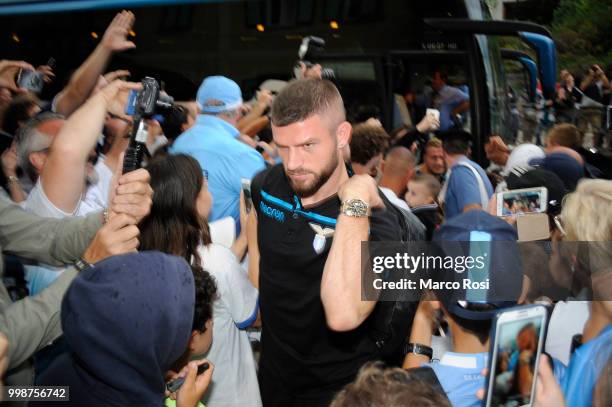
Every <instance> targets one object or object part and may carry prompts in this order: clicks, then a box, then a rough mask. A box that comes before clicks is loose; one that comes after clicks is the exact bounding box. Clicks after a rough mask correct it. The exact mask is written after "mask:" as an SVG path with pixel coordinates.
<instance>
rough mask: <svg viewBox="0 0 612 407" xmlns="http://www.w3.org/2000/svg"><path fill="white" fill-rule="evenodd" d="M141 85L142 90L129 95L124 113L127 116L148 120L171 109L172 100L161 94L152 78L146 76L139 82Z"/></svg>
mask: <svg viewBox="0 0 612 407" xmlns="http://www.w3.org/2000/svg"><path fill="white" fill-rule="evenodd" d="M141 84H142V90H140V91H132V92H131V93H130V98H129V100H128V105H127V108H126V111H125V112H126V113H127V114H129V115H130V116H136V115H137V116H140V117H141V118H150V117H152V116H154V115H156V114H161V113H164V112H165V111H166V110H168V109H170V108H171V107H172V104H173V103H174V99H173V98H172V97H171V96H168V95H166V94H164V93H162V92H161V87H160V85H159V83H158V82H157V81H156V80H155V79H154V78H151V77H148V76H147V77H145V78H144V79H143V80H142V81H141Z"/></svg>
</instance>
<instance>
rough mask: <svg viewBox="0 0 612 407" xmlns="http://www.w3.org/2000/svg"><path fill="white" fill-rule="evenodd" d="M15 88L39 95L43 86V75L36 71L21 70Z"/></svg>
mask: <svg viewBox="0 0 612 407" xmlns="http://www.w3.org/2000/svg"><path fill="white" fill-rule="evenodd" d="M17 86H18V87H20V88H24V89H27V90H29V91H30V92H34V93H40V91H42V89H43V86H44V81H43V75H42V74H41V73H40V72H37V71H32V70H30V69H22V70H20V71H19V76H18V77H17Z"/></svg>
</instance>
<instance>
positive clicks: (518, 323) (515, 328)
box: [487, 314, 545, 407]
mask: <svg viewBox="0 0 612 407" xmlns="http://www.w3.org/2000/svg"><path fill="white" fill-rule="evenodd" d="M544 319H545V314H541V315H536V316H533V317H527V318H521V319H518V320H516V319H515V320H511V321H506V322H499V323H498V325H497V328H496V341H495V342H494V343H495V346H496V349H495V351H496V352H495V360H494V365H493V367H492V369H493V370H492V372H491V376H490V380H493V383H492V386H491V384H490V386H489V389H490V391H492V393H491V394H490V395H489V397H488V398H489V403H488V404H487V406H501V407H510V406H512V407H515V406H523V405H528V404H529V403H530V402H531V393H532V391H533V387H534V386H533V380H534V378H535V377H536V375H537V367H536V361H537V360H538V359H539V353H540V350H541V343H542V341H541V336H542V332H543V328H544Z"/></svg>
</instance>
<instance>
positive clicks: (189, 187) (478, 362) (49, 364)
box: [0, 11, 612, 407]
mask: <svg viewBox="0 0 612 407" xmlns="http://www.w3.org/2000/svg"><path fill="white" fill-rule="evenodd" d="M134 19H135V16H134V14H133V13H131V12H128V11H123V12H120V13H118V14H117V15H116V17H115V18H114V20H113V21H112V22H111V23H110V25H109V26H108V28H107V30H106V32H105V34H104V36H103V37H102V39H101V41H100V43H99V45H98V46H97V47H96V49H95V50H94V51H93V52H92V54H91V55H90V56H89V57H88V58H87V59H86V60H85V61H84V62H83V64H82V65H81V66H80V67H78V69H76V71H74V73H73V74H72V76H71V77H70V78H69V80H68V81H67V85H66V87H65V88H64V89H63V90H62V91H61V92H60V93H58V94H57V95H56V96H55V97H54V98H53V99H52V100H51V101H50V102H44V101H41V100H39V99H38V97H37V95H36V94H35V93H34V92H32V91H31V90H28V89H24V88H21V87H20V86H19V85H18V83H17V82H16V78H17V76H18V73H19V72H23V71H34V72H38V73H39V74H40V76H41V77H42V78H44V80H46V81H51V80H55V78H54V73H53V70H52V69H51V68H50V67H48V66H43V67H39V68H35V67H33V66H32V65H30V64H28V63H27V62H23V61H11V60H2V61H0V96H1V98H0V128H1V131H2V134H1V135H0V137H1V143H0V144H2V149H3V152H2V156H1V162H2V174H1V175H0V177H1V179H0V185H1V186H2V188H0V195H1V196H0V245H1V247H2V253H3V261H2V262H0V267H2V268H1V269H0V270H2V271H3V284H2V286H1V287H2V288H0V333H1V334H2V335H0V356H1V358H2V359H1V363H0V370H1V371H2V377H3V382H4V384H6V385H22V386H24V385H33V384H35V385H38V386H69V389H70V403H72V405H77V406H85V405H86V406H102V405H122V406H123V405H125V406H127V405H147V406H153V405H177V406H181V407H191V406H198V405H202V404H205V405H207V406H209V407H216V406H261V405H264V406H301V405H308V406H328V405H332V406H336V407H338V406H398V405H406V406H409V405H423V406H428V405H431V406H446V405H453V406H478V405H481V403H482V400H483V398H484V397H486V396H485V392H486V389H485V387H486V383H487V376H488V375H489V374H490V372H489V367H490V361H488V357H489V352H490V349H491V346H492V344H491V341H492V338H491V337H490V332H491V326H492V324H493V321H494V319H495V317H496V315H497V314H498V313H500V312H502V311H504V310H505V309H507V308H511V307H515V306H520V305H524V304H534V303H539V304H546V307H547V309H548V312H549V315H550V318H549V321H548V326H547V328H546V330H547V331H548V336H547V339H546V341H545V344H544V345H543V352H545V353H546V355H543V356H542V357H541V358H539V365H538V366H535V362H530V361H534V360H535V357H536V351H537V350H536V346H535V343H534V342H533V340H529V341H525V340H523V339H521V338H522V337H523V336H525V335H527V334H524V333H523V331H521V332H520V333H519V334H518V335H517V339H516V344H515V343H514V342H512V343H511V344H512V346H514V347H515V348H517V349H518V350H516V352H517V355H515V356H512V354H511V352H509V353H508V354H506V355H505V356H504V355H501V356H500V358H499V360H501V361H503V364H504V367H503V369H506V370H507V369H509V367H508V366H509V365H510V364H512V363H515V364H516V363H526V364H528V362H529V363H531V367H527V370H529V369H530V370H529V371H528V377H530V378H536V379H537V380H536V385H535V388H534V390H533V391H534V393H535V405H537V406H561V405H568V406H572V407H573V406H590V405H598V406H604V405H610V403H611V400H612V392H611V387H610V385H609V378H610V368H611V366H612V362H611V360H612V359H611V357H612V329H611V326H612V301H609V300H612V297H610V298H609V294H612V293H611V292H610V284H609V276H610V274H611V272H612V270H611V265H612V262H611V261H610V260H611V257H612V251H611V250H610V249H611V247H610V245H609V244H607V245H606V243H609V242H610V241H612V181H610V180H609V179H604V178H605V177H606V176H607V177H609V172H607V171H608V166H609V163H605V162H604V163H603V164H602V163H601V162H600V161H598V160H597V159H596V158H594V156H593V154H592V153H591V152H590V150H588V149H585V148H584V147H583V144H584V131H585V128H584V126H582V125H581V124H579V123H577V122H576V121H575V119H574V115H573V111H574V110H573V109H575V107H576V104H577V103H580V101H579V100H578V99H579V98H580V97H581V96H582V93H584V94H585V95H588V97H590V98H595V97H596V96H597V95H596V93H597V92H600V93H601V94H602V95H603V94H608V95H609V87H610V85H609V82H608V80H607V79H606V77H605V75H604V74H603V71H602V70H601V68H599V67H598V66H596V65H594V66H593V67H592V68H591V70H590V71H589V74H588V75H587V77H585V79H584V80H583V81H582V83H581V86H580V89H578V88H577V87H575V85H574V83H573V77H572V75H571V74H570V73H569V72H567V71H564V72H562V73H561V78H562V80H563V81H564V82H563V86H561V87H560V88H559V93H558V96H557V100H556V101H555V103H556V105H558V106H559V112H563V115H564V117H566V118H567V120H566V122H567V123H563V124H558V125H555V126H554V127H552V128H551V129H550V130H549V131H548V132H547V133H546V137H545V145H544V146H538V145H536V144H531V143H523V144H520V145H510V146H509V145H508V144H506V142H505V141H504V140H503V139H502V138H501V137H499V136H496V135H491V137H490V138H489V140H488V141H487V143H486V145H485V150H486V154H487V159H488V160H489V161H490V163H491V165H490V166H489V167H487V168H483V167H482V166H481V165H479V164H478V163H477V162H475V161H474V160H472V159H470V156H471V152H472V149H473V148H476V147H477V146H474V145H473V144H472V143H473V140H472V136H471V134H470V133H469V132H467V131H465V130H463V128H461V127H460V126H457V125H455V124H456V123H454V122H453V120H451V119H452V117H453V116H455V115H457V114H461V113H462V112H465V111H466V110H468V109H469V102H468V100H467V96H466V94H465V93H463V92H461V91H459V90H457V92H455V91H454V90H452V89H453V88H451V87H448V86H446V85H445V79H446V78H445V77H443V75H441V73H440V72H437V73H436V75H434V76H435V78H434V79H435V81H434V82H433V85H434V87H435V88H436V91H438V95H439V96H438V97H445V98H448V99H453V100H455V102H456V103H455V105H456V108H455V109H453V110H452V112H451V111H450V110H449V111H448V112H442V114H441V115H440V114H438V115H437V116H436V115H435V114H429V113H428V114H426V115H425V116H424V118H423V120H422V121H421V122H419V123H418V124H417V125H416V126H415V128H414V129H408V131H407V132H406V131H405V132H403V133H396V132H392V133H391V134H392V135H390V134H389V133H388V132H387V131H386V130H385V128H384V127H383V126H382V124H381V123H380V122H379V121H378V120H377V119H376V118H365V119H364V120H363V121H361V122H353V123H351V122H349V121H347V117H351V115H350V114H349V113H351V112H347V111H346V108H345V105H344V102H343V99H342V95H341V92H340V91H339V90H338V88H337V87H336V86H335V84H334V83H332V82H330V81H328V80H324V79H322V78H321V67H320V66H318V65H315V66H313V67H310V68H307V67H306V66H305V65H303V66H302V70H301V77H300V78H296V79H294V80H291V81H289V82H280V81H272V82H271V84H270V83H269V84H268V85H269V86H267V87H266V86H264V85H262V87H261V88H260V90H259V92H258V93H257V96H256V98H254V100H252V101H250V102H245V101H244V100H243V98H242V91H241V89H240V87H239V85H238V84H237V83H236V82H235V81H233V80H232V79H230V78H228V77H225V76H209V77H206V78H204V79H203V81H202V83H201V85H200V87H199V89H198V91H197V93H196V94H195V95H194V100H189V101H177V102H173V104H172V106H171V107H168V108H167V109H165V110H163V111H162V112H161V113H160V114H159V115H156V116H153V117H145V118H142V122H143V123H144V124H142V123H141V124H140V127H138V128H137V129H134V127H135V126H137V125H138V124H135V123H134V116H130V115H128V114H126V105H127V102H128V100H129V96H130V94H131V93H133V92H136V93H138V92H141V91H142V85H141V84H139V83H137V82H128V81H126V80H125V79H126V78H127V77H128V76H129V72H127V71H124V70H121V71H114V72H106V67H107V65H108V64H109V61H110V60H111V58H112V56H113V55H114V54H116V53H120V52H122V51H125V50H128V49H131V48H134V47H135V46H136V45H135V44H134V43H133V42H131V41H129V39H128V33H129V31H130V29H131V27H132V25H133V23H134ZM606 92H607V93H606ZM602 97H603V96H602ZM559 117H561V113H559ZM581 126H582V127H581ZM598 126H599V127H598ZM591 127H592V128H598V129H601V128H602V127H601V124H600V123H599V122H597V123H595V122H593V123H591ZM142 129H145V130H144V133H145V136H146V143H145V144H146V150H147V151H146V158H145V160H144V162H143V168H141V169H138V170H135V171H132V172H127V173H122V172H123V160H124V156H125V154H126V150H127V149H128V146H129V145H130V143H131V142H132V135H133V134H134V133H136V131H137V130H138V133H140V132H141V131H143V130H142ZM598 131H599V130H598ZM416 133H418V134H419V140H421V141H416V142H415V137H414V135H415V134H416ZM524 188H544V189H545V190H546V195H544V196H545V199H546V205H544V208H545V209H544V215H543V219H544V225H545V226H544V228H545V229H544V236H539V237H538V238H537V239H525V238H524V236H525V233H523V232H524V230H522V229H521V228H525V227H526V226H525V224H526V223H527V224H528V225H529V224H530V223H536V222H535V221H531V220H529V219H535V218H528V217H529V216H532V215H531V214H518V215H516V214H515V215H513V216H506V215H508V213H506V212H504V213H501V214H500V213H498V211H497V207H498V205H497V199H498V198H497V197H498V195H497V193H501V192H504V191H511V190H518V189H524ZM538 203H540V202H539V201H538ZM536 206H537V205H535V204H534V205H533V208H531V209H530V212H533V211H536V209H537V208H536ZM515 212H516V211H515ZM522 219H528V220H527V221H526V222H523V221H522ZM539 219H542V217H540V218H539ZM540 234H541V233H540ZM483 236H485V237H483ZM482 239H485V240H487V241H492V242H495V241H501V242H506V243H508V245H509V246H508V247H515V246H516V245H518V242H519V240H520V241H525V240H537V241H539V242H540V243H542V242H544V243H547V245H545V247H546V248H547V250H548V251H547V254H548V255H549V256H550V260H549V261H547V263H546V262H545V263H541V262H538V261H537V260H535V259H536V258H541V257H537V256H535V257H534V256H531V255H530V254H527V255H526V256H523V258H522V261H521V259H520V258H518V259H517V258H515V257H512V256H513V253H518V252H517V251H514V249H511V248H510V249H508V251H506V252H504V251H502V252H495V251H494V252H492V253H491V256H492V258H490V259H489V262H488V264H489V280H487V281H490V286H489V285H488V286H487V289H486V290H485V294H484V300H482V299H481V300H479V301H474V302H470V301H467V300H465V299H464V300H461V301H450V300H449V299H448V298H447V297H446V296H444V295H442V294H440V293H439V292H437V291H436V290H425V291H424V292H423V293H422V296H421V300H420V301H413V302H411V303H405V304H402V303H400V302H384V301H378V300H376V299H372V298H368V299H364V298H363V296H362V294H363V293H362V283H363V278H362V277H363V275H362V273H364V271H363V264H362V256H361V255H360V252H361V250H362V242H403V244H404V245H406V246H410V245H411V244H416V243H419V242H429V241H433V242H466V241H467V242H472V241H480V240H482ZM576 241H577V242H597V243H599V246H596V247H595V248H592V247H591V246H589V250H588V253H587V255H586V256H587V257H589V256H590V258H591V261H586V262H585V261H584V259H583V258H582V257H584V256H583V254H584V253H583V251H578V252H576V253H566V250H567V249H566V247H567V246H563V244H564V243H567V242H576ZM525 250H532V249H529V248H527V249H525ZM530 253H531V252H530ZM519 257H520V256H519ZM509 263H511V266H508V264H509ZM561 263H563V264H564V265H565V266H566V267H565V268H563V267H562V266H561ZM561 269H564V270H565V269H570V270H572V271H574V270H577V269H580V270H581V271H582V274H580V275H579V276H578V277H576V275H575V274H571V273H570V277H568V275H567V273H565V274H564V273H563V272H560V270H561ZM585 274H586V275H588V278H580V277H581V276H582V277H584V275H585ZM430 277H431V278H433V279H434V280H435V279H436V278H442V277H441V276H439V275H436V274H435V273H434V274H432V275H431V276H430ZM585 280H588V281H585ZM509 281H510V282H511V283H510V284H509V283H508V282H509ZM508 285H510V286H512V287H508ZM489 287H491V288H489ZM499 287H503V288H504V289H508V290H509V289H510V288H512V290H510V291H511V294H510V295H511V296H512V298H506V301H503V302H502V303H500V302H499V301H495V300H494V299H493V298H494V297H493V294H492V293H493V292H494V291H495V290H496V289H498V288H499ZM553 288H559V289H561V288H564V289H566V291H569V292H571V295H569V296H566V297H563V298H560V297H558V296H555V295H553V294H551V292H552V290H553ZM506 292H508V291H506ZM525 332H526V331H525ZM530 333H532V331H530ZM572 338H574V340H572ZM508 346H510V345H508ZM519 350H520V355H519ZM524 360H527V361H528V362H525V361H524ZM176 380H180V381H181V382H182V385H180V387H178V389H177V388H176V387H174V386H169V385H168V384H169V383H175V381H176ZM505 380H506V383H509V384H508V386H512V385H515V386H516V387H518V388H520V392H521V395H522V396H524V397H526V399H527V400H529V399H530V394H531V391H532V388H531V386H529V385H527V386H525V385H518V384H513V383H512V380H513V378H512V377H511V376H510V375H509V374H508V375H506V376H505ZM530 380H531V379H530ZM529 383H531V381H529ZM5 396H6V395H5ZM55 403H57V404H58V405H70V404H68V403H66V402H65V401H46V402H45V403H41V404H42V405H45V404H46V405H55Z"/></svg>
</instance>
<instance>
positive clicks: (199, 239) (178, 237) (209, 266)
mask: <svg viewBox="0 0 612 407" xmlns="http://www.w3.org/2000/svg"><path fill="white" fill-rule="evenodd" d="M147 170H148V171H149V173H150V174H151V187H152V188H153V191H154V192H153V205H152V206H151V213H150V215H149V216H148V217H147V218H145V219H143V221H142V222H141V224H140V225H139V229H140V239H141V244H140V249H141V250H159V251H162V252H165V253H170V254H174V255H177V256H181V257H183V258H184V259H186V260H187V262H189V263H190V264H191V265H193V266H196V267H198V266H199V267H202V268H204V269H206V270H207V271H208V272H209V273H210V274H211V275H212V276H214V277H215V279H216V281H217V288H218V291H217V292H218V298H217V300H216V301H215V302H214V305H213V344H212V347H211V348H210V350H209V351H208V352H207V353H205V354H198V349H191V356H192V357H197V358H201V357H203V356H205V357H206V358H207V359H209V360H210V361H211V362H213V363H214V364H215V366H216V369H218V370H219V371H220V372H223V374H222V375H217V376H215V377H214V378H213V383H214V385H213V386H212V388H211V389H210V391H209V392H208V393H207V394H206V396H205V397H206V398H205V399H204V400H203V401H204V402H205V403H206V404H207V405H223V406H244V405H249V406H261V398H260V395H259V386H258V383H257V375H256V371H255V360H254V358H253V353H252V350H251V345H250V342H249V339H248V337H247V333H246V331H244V329H245V328H247V327H249V326H252V325H253V324H254V323H255V322H256V320H257V314H258V310H259V301H258V297H259V294H258V291H257V289H256V288H255V287H253V285H252V284H251V283H250V281H249V279H248V276H247V273H246V272H245V271H244V270H243V269H242V267H241V266H240V264H239V263H238V260H237V259H236V256H235V255H234V253H233V252H232V251H231V250H230V249H228V248H226V247H224V246H221V245H218V244H215V243H212V241H211V238H210V231H209V228H208V222H207V220H206V218H207V216H208V214H209V213H210V209H211V207H212V196H211V195H210V192H209V191H208V184H207V181H206V178H205V177H204V176H203V174H202V169H201V167H200V165H199V164H198V162H197V161H196V160H195V159H193V158H192V157H190V156H187V155H182V154H179V155H168V156H162V157H159V158H156V159H154V160H153V161H151V163H150V164H149V165H148V166H147ZM242 207H243V205H241V210H244V209H243V208H242ZM241 218H243V216H241ZM242 230H246V227H244V225H243V227H242ZM190 346H191V343H190ZM194 348H197V347H194ZM236 389H240V391H236Z"/></svg>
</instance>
